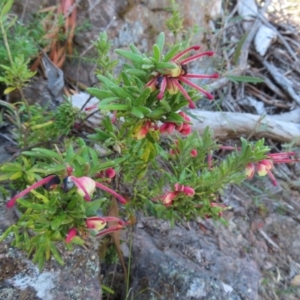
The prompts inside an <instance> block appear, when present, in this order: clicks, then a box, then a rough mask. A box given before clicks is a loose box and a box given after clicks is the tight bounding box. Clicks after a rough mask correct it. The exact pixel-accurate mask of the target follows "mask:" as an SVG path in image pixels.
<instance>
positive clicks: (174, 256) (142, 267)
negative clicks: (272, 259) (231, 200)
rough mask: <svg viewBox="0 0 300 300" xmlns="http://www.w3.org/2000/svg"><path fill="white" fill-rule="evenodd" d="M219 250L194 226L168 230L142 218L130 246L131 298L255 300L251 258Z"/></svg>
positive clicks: (162, 224)
mask: <svg viewBox="0 0 300 300" xmlns="http://www.w3.org/2000/svg"><path fill="white" fill-rule="evenodd" d="M230 250H231V249H227V251H226V253H225V252H224V251H220V250H219V248H218V245H217V243H216V239H214V238H213V237H212V236H210V235H205V234H204V233H203V232H202V231H201V230H200V229H199V228H198V229H197V226H195V228H191V229H187V228H184V227H182V226H175V228H171V227H170V225H168V223H167V222H164V221H158V220H156V219H153V218H142V220H141V221H140V222H139V223H138V224H137V227H136V230H135V233H134V238H133V247H132V257H133V258H132V268H131V277H132V285H131V286H132V289H133V291H132V293H133V295H134V296H135V297H137V298H135V299H139V300H144V299H145V300H146V299H153V300H154V299H161V300H162V299H166V300H167V299H174V300H175V299H185V300H192V299H194V300H196V299H197V300H198V299H253V300H254V299H258V298H257V297H258V296H257V292H258V283H259V279H260V272H259V271H258V268H257V266H256V263H255V262H254V261H253V260H251V259H246V258H240V257H237V256H236V253H235V251H232V253H231V254H230Z"/></svg>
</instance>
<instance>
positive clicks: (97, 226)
mask: <svg viewBox="0 0 300 300" xmlns="http://www.w3.org/2000/svg"><path fill="white" fill-rule="evenodd" d="M107 222H114V223H117V225H114V226H110V227H108V228H106V229H103V228H104V227H105V226H106V225H107ZM128 224H130V222H124V221H123V220H121V219H118V218H116V217H103V218H101V217H90V218H88V219H86V227H87V228H88V229H93V230H96V231H99V233H98V234H97V235H96V236H97V237H99V236H104V235H106V234H108V233H111V232H114V231H118V230H120V229H122V228H123V227H124V226H126V225H128Z"/></svg>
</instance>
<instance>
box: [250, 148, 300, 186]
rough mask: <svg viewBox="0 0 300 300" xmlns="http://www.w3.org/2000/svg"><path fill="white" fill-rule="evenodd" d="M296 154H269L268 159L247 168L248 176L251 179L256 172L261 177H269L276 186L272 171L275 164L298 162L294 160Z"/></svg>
mask: <svg viewBox="0 0 300 300" xmlns="http://www.w3.org/2000/svg"><path fill="white" fill-rule="evenodd" d="M294 156H295V152H280V153H269V154H267V158H266V159H263V160H262V161H259V162H257V163H250V164H248V166H247V167H246V170H245V172H246V176H247V178H249V179H251V178H252V177H253V176H254V173H255V170H256V171H257V174H258V175H259V176H265V175H268V176H269V178H270V179H271V181H272V183H273V185H274V186H276V185H277V182H276V179H275V177H274V175H273V174H272V172H271V170H272V169H273V168H274V165H273V164H274V163H277V164H280V163H290V162H295V161H298V159H294V158H293V157H294Z"/></svg>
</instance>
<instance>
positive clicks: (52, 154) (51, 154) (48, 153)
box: [22, 148, 63, 162]
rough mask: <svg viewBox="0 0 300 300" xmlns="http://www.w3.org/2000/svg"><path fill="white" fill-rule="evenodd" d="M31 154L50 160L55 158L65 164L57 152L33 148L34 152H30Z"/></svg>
mask: <svg viewBox="0 0 300 300" xmlns="http://www.w3.org/2000/svg"><path fill="white" fill-rule="evenodd" d="M29 152H33V153H36V154H41V155H44V156H45V157H48V158H55V159H57V160H58V161H59V162H63V158H62V157H61V156H60V154H58V153H57V152H54V151H52V150H48V149H44V148H32V151H29ZM22 153H24V152H22ZM26 153H28V152H26Z"/></svg>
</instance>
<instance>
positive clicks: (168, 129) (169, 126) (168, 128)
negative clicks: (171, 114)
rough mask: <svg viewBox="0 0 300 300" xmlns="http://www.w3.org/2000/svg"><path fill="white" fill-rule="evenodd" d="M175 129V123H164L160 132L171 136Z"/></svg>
mask: <svg viewBox="0 0 300 300" xmlns="http://www.w3.org/2000/svg"><path fill="white" fill-rule="evenodd" d="M175 127H176V124H175V123H172V122H166V123H164V124H162V125H161V126H160V128H159V131H160V133H169V134H171V133H172V132H173V131H174V129H175Z"/></svg>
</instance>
